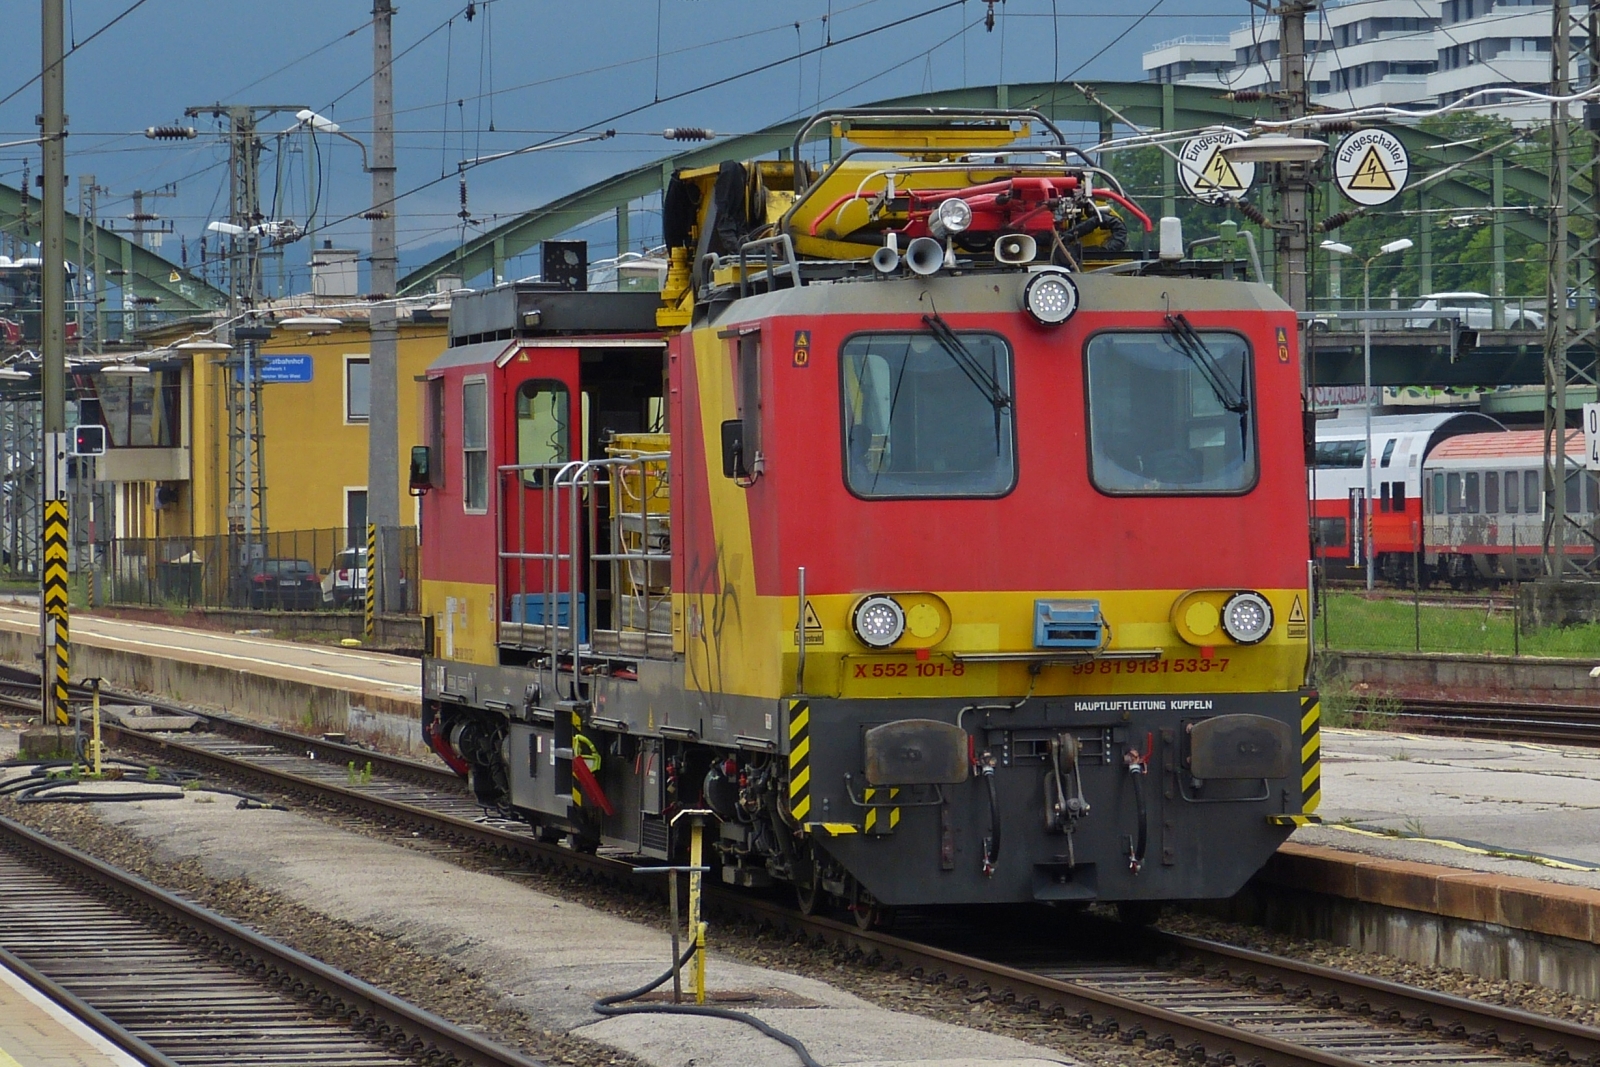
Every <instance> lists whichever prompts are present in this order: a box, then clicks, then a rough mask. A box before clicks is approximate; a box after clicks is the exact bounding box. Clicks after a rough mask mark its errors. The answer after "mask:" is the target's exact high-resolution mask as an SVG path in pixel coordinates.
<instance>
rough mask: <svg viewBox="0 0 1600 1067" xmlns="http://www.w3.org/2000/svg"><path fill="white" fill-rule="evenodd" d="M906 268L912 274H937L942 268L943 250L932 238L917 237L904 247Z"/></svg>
mask: <svg viewBox="0 0 1600 1067" xmlns="http://www.w3.org/2000/svg"><path fill="white" fill-rule="evenodd" d="M906 266H908V267H910V268H911V273H913V274H921V275H924V276H926V275H929V274H934V273H937V272H938V270H939V268H940V267H942V266H944V249H943V248H942V247H941V246H940V244H939V242H938V241H935V240H934V239H933V238H932V237H918V238H917V239H916V240H914V241H912V242H911V243H910V244H909V245H907V246H906Z"/></svg>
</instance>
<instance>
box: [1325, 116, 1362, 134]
mask: <svg viewBox="0 0 1600 1067" xmlns="http://www.w3.org/2000/svg"><path fill="white" fill-rule="evenodd" d="M1317 129H1319V130H1321V131H1322V132H1323V133H1354V132H1355V129H1356V124H1355V122H1354V121H1353V120H1351V119H1335V120H1332V121H1330V122H1319V123H1317Z"/></svg>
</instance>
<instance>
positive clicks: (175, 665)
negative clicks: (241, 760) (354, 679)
mask: <svg viewBox="0 0 1600 1067" xmlns="http://www.w3.org/2000/svg"><path fill="white" fill-rule="evenodd" d="M37 648H38V637H37V635H35V634H31V633H19V632H16V631H10V630H3V629H0V661H3V662H5V663H10V664H14V665H16V666H19V667H24V668H27V669H28V670H35V671H36V670H38V668H39V664H38V661H37V659H36V658H35V652H36V651H37ZM72 676H73V677H74V678H75V679H76V678H94V677H98V678H103V679H104V680H105V684H106V685H107V687H109V688H112V689H120V690H123V691H126V692H132V693H150V694H162V695H164V696H165V697H166V698H168V699H171V700H175V701H179V702H182V703H186V704H192V705H195V706H198V707H202V708H216V709H218V710H219V711H226V712H229V713H230V714H234V715H238V716H240V717H241V718H248V719H254V720H256V721H258V722H270V723H299V724H301V725H303V726H306V727H311V728H316V729H325V730H339V731H350V732H360V731H362V730H372V731H376V732H379V733H383V734H385V735H389V736H392V735H393V733H394V730H395V729H399V728H401V726H402V725H408V724H412V723H416V724H419V728H420V718H421V704H420V702H419V701H417V700H415V699H409V698H406V697H403V696H393V695H388V694H381V693H368V692H362V691H360V690H358V689H349V688H344V687H341V686H333V685H318V684H315V683H311V682H303V681H295V680H291V679H286V678H275V677H272V676H270V675H265V674H255V673H252V672H250V671H247V670H242V669H238V668H233V667H222V666H217V665H214V664H205V663H194V662H191V661H188V660H182V659H167V658H164V657H160V656H153V655H147V654H145V653H140V652H129V651H124V650H121V649H111V648H105V647H102V646H98V645H95V644H91V643H89V642H87V641H81V640H80V641H77V642H75V643H74V645H73V663H72ZM352 727H354V730H352ZM395 739H398V740H406V741H411V742H412V743H414V744H416V743H420V738H411V737H399V738H395Z"/></svg>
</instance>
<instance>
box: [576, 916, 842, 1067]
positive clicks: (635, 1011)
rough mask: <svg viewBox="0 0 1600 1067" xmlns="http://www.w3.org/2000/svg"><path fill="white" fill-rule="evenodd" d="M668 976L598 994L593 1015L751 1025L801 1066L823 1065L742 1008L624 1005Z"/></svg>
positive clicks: (681, 963)
mask: <svg viewBox="0 0 1600 1067" xmlns="http://www.w3.org/2000/svg"><path fill="white" fill-rule="evenodd" d="M696 949H697V946H695V945H690V946H689V948H688V950H687V951H685V952H684V954H683V956H682V957H680V958H679V960H678V969H681V968H683V967H685V966H687V965H688V963H689V961H690V960H692V959H694V954H695V951H696ZM671 979H672V969H668V970H667V971H666V972H665V973H664V974H662V975H661V977H660V978H657V979H656V980H655V981H653V982H649V983H647V984H645V985H642V986H640V987H639V988H638V989H630V990H628V992H626V993H613V994H612V995H611V996H609V997H601V998H600V999H599V1000H597V1001H595V1002H594V1011H595V1014H596V1015H604V1016H607V1017H614V1016H618V1015H700V1016H704V1017H705V1018H708V1019H727V1020H729V1021H730V1022H736V1023H744V1024H745V1025H746V1026H751V1027H754V1028H755V1029H757V1030H759V1031H761V1032H762V1033H763V1034H765V1035H767V1036H768V1037H770V1038H772V1039H773V1040H774V1041H778V1042H781V1043H782V1044H785V1045H787V1046H789V1048H790V1049H792V1050H793V1051H794V1054H795V1055H796V1056H798V1057H800V1063H801V1064H802V1065H803V1067H822V1064H820V1063H818V1062H817V1061H816V1060H815V1059H813V1058H812V1056H811V1050H810V1049H808V1048H806V1046H805V1043H804V1042H803V1041H801V1040H800V1039H799V1038H798V1037H795V1036H794V1035H793V1034H786V1033H784V1032H783V1031H782V1030H779V1029H777V1028H775V1027H772V1026H768V1025H767V1024H766V1023H764V1022H762V1021H761V1020H760V1019H757V1018H756V1017H755V1016H754V1015H746V1014H745V1013H744V1012H742V1011H732V1010H730V1009H728V1008H707V1007H705V1006H703V1005H700V1004H630V1005H626V1006H623V1005H624V1002H625V1001H629V1000H636V999H638V998H639V997H642V996H644V995H645V994H646V993H650V992H653V991H654V990H656V989H659V988H660V987H661V986H663V985H665V984H666V983H667V982H668V981H670V980H671Z"/></svg>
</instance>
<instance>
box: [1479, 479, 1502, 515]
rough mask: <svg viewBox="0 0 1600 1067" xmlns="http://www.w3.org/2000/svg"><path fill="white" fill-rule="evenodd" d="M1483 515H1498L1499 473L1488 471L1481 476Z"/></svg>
mask: <svg viewBox="0 0 1600 1067" xmlns="http://www.w3.org/2000/svg"><path fill="white" fill-rule="evenodd" d="M1483 513H1484V514H1485V515H1498V514H1500V472H1499V471H1489V472H1487V473H1486V474H1484V476H1483Z"/></svg>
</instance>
